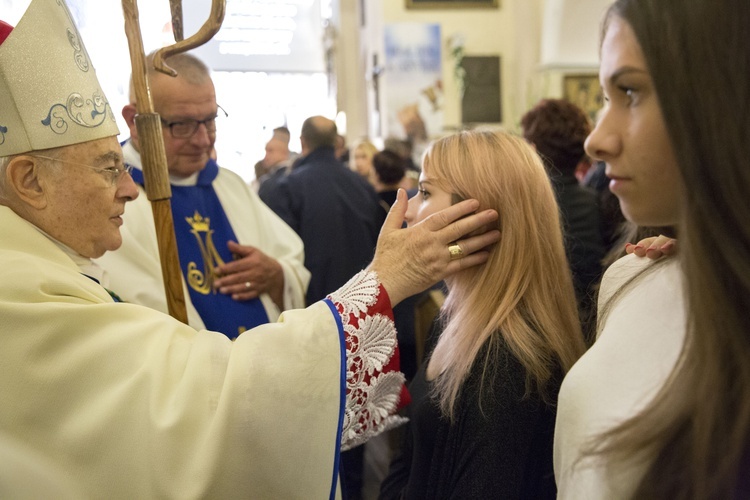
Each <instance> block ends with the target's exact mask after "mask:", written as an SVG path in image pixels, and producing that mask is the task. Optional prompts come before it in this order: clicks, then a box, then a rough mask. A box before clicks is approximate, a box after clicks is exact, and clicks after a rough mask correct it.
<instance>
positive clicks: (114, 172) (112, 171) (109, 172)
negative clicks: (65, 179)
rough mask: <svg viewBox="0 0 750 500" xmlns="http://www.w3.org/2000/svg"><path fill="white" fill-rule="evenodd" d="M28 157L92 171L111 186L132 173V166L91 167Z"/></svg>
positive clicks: (76, 163)
mask: <svg viewBox="0 0 750 500" xmlns="http://www.w3.org/2000/svg"><path fill="white" fill-rule="evenodd" d="M29 156H33V157H34V158H42V159H44V160H49V161H58V162H60V163H66V164H68V165H75V166H78V167H83V168H88V169H89V170H93V171H95V172H97V173H99V174H100V175H102V176H104V178H105V179H107V180H108V181H109V183H110V184H111V185H112V186H116V185H117V183H118V182H120V179H122V176H123V175H125V174H128V175H130V174H132V173H133V166H132V165H120V166H111V167H92V166H91V165H86V164H85V163H78V162H75V161H68V160H61V159H59V158H52V157H51V156H42V155H29Z"/></svg>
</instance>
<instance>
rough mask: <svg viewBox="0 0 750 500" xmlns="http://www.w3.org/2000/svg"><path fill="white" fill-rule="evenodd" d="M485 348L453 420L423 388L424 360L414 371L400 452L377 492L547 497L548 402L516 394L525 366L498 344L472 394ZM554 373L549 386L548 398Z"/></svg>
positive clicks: (550, 492)
mask: <svg viewBox="0 0 750 500" xmlns="http://www.w3.org/2000/svg"><path fill="white" fill-rule="evenodd" d="M486 350H487V348H486V346H485V348H483V349H482V350H481V351H480V354H479V356H478V357H477V360H479V361H480V362H479V363H475V364H474V366H473V367H472V369H471V373H470V375H469V378H468V379H467V381H466V382H465V383H464V386H463V388H462V392H461V394H460V396H459V399H458V402H457V404H456V412H455V420H454V422H453V423H450V421H449V420H448V418H447V417H444V416H443V415H442V414H441V412H440V409H439V407H438V404H437V402H436V401H435V400H434V399H432V398H430V396H429V390H430V388H431V383H429V382H427V381H426V380H425V365H426V363H425V364H423V365H422V367H421V368H420V370H419V371H418V372H417V375H416V377H415V378H414V381H413V382H412V383H411V385H410V386H409V390H410V392H411V395H412V404H411V405H410V407H409V417H410V422H409V424H407V430H406V437H405V442H404V447H403V450H402V455H401V456H400V457H397V458H396V459H395V460H394V461H393V462H392V463H391V467H390V471H389V475H388V477H387V478H386V479H385V481H384V482H383V484H382V485H381V491H380V498H381V499H400V498H404V499H417V498H424V499H441V498H453V499H456V498H472V499H473V498H481V499H484V498H502V499H527V498H528V499H538V498H540V499H546V498H550V499H553V498H555V495H556V487H555V480H554V474H553V470H552V442H553V432H554V427H555V409H554V408H553V407H551V406H549V405H547V404H545V403H544V402H543V401H542V400H541V399H540V398H539V397H538V396H537V395H535V394H532V395H530V396H528V397H524V393H525V370H524V368H523V366H522V365H521V364H520V363H519V362H518V360H517V359H516V358H515V357H514V356H513V355H512V354H510V352H509V351H508V349H507V348H506V347H504V346H503V347H501V348H500V349H499V350H498V352H497V353H496V356H495V357H496V370H494V375H493V374H489V375H485V389H484V390H483V392H482V397H481V400H480V397H479V391H480V382H481V377H482V368H483V363H482V361H483V360H484V355H485V353H486ZM561 380H562V376H559V377H556V380H555V381H554V382H553V383H552V384H551V386H550V387H554V389H553V390H551V391H550V392H551V393H552V394H551V396H554V397H555V398H556V396H557V390H558V389H559V384H560V382H561ZM488 384H489V385H488Z"/></svg>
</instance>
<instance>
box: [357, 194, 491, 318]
mask: <svg viewBox="0 0 750 500" xmlns="http://www.w3.org/2000/svg"><path fill="white" fill-rule="evenodd" d="M408 203H409V202H408V200H407V198H406V192H405V191H404V190H403V189H399V192H398V197H397V199H396V203H395V204H394V205H393V207H391V211H390V212H389V213H388V217H387V218H386V220H385V223H384V224H383V229H381V231H380V237H379V238H378V246H377V249H376V250H375V258H374V259H373V261H372V264H370V267H369V269H370V270H372V271H375V272H377V273H378V278H379V279H380V282H381V283H382V284H383V287H385V289H386V291H387V292H388V296H389V298H390V300H391V304H392V305H396V304H397V303H398V302H400V301H401V300H403V299H405V298H406V297H409V296H411V295H414V294H415V293H418V292H421V291H422V290H424V289H426V288H427V287H429V286H431V285H433V284H435V283H437V282H438V281H440V280H442V279H443V278H445V277H446V276H448V275H450V274H452V273H455V272H456V271H459V270H461V269H466V268H468V267H471V266H476V265H479V264H483V263H484V262H486V261H487V258H488V257H489V252H488V251H487V247H488V246H489V245H492V244H494V243H495V242H497V241H498V240H499V239H500V231H498V230H497V229H492V230H490V231H486V232H485V227H486V226H487V225H488V224H491V223H493V222H495V221H496V220H497V217H498V215H497V212H496V211H494V210H484V211H482V212H479V213H474V212H475V211H476V210H477V209H478V208H479V202H478V201H476V200H465V201H462V202H460V203H457V204H455V205H452V206H450V207H448V208H446V209H444V210H441V211H440V212H437V213H434V214H432V215H430V216H429V217H427V218H426V219H424V220H423V221H421V222H419V223H418V224H415V225H414V226H413V227H410V228H408V229H402V228H401V227H402V224H403V222H404V216H405V215H406V209H407V208H408Z"/></svg>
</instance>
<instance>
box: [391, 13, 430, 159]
mask: <svg viewBox="0 0 750 500" xmlns="http://www.w3.org/2000/svg"><path fill="white" fill-rule="evenodd" d="M384 36H385V73H384V74H383V80H384V85H383V102H384V112H385V113H386V117H387V118H386V127H387V130H386V135H388V136H395V137H400V138H410V139H412V141H413V142H414V144H415V145H416V146H417V147H418V145H419V144H420V143H424V142H426V141H427V140H428V139H429V138H431V137H434V136H436V135H438V134H440V133H441V132H442V130H443V81H442V75H443V72H442V63H441V43H440V25H439V24H422V23H393V24H386V25H385V27H384Z"/></svg>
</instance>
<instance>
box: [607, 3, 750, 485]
mask: <svg viewBox="0 0 750 500" xmlns="http://www.w3.org/2000/svg"><path fill="white" fill-rule="evenodd" d="M612 16H617V17H619V18H620V19H622V20H624V21H625V22H627V23H628V24H629V25H630V26H631V27H632V28H633V31H634V33H635V36H636V38H637V39H638V42H639V44H640V46H641V49H642V50H643V54H644V56H645V59H646V63H647V65H648V69H649V72H650V74H651V78H652V80H653V82H654V87H655V89H656V94H657V96H658V99H659V104H660V107H661V111H662V114H663V116H664V121H665V123H666V127H667V130H668V132H669V136H670V139H671V142H672V145H673V148H674V150H675V153H676V155H677V161H678V164H679V168H680V171H681V174H682V177H683V180H684V182H685V185H686V186H687V190H686V191H687V192H688V193H689V195H688V196H687V197H686V199H685V200H683V209H682V219H681V221H680V226H679V238H680V259H681V262H682V267H683V269H684V273H685V276H686V292H687V301H688V303H687V310H688V318H687V325H688V326H687V332H686V341H685V345H684V347H683V351H682V353H681V356H680V359H679V361H678V363H677V366H676V367H675V369H674V371H673V373H672V374H671V376H670V378H669V380H668V381H667V383H666V385H665V386H664V387H663V388H662V390H661V391H660V392H659V394H658V395H657V396H656V398H655V399H654V400H653V401H652V402H651V403H650V404H649V406H648V407H647V408H646V409H645V410H644V411H642V412H641V413H640V414H639V415H637V416H635V417H634V418H632V419H630V420H628V421H626V422H625V423H624V424H622V425H621V426H619V427H618V428H615V429H614V430H613V431H611V432H609V433H606V434H605V435H604V437H605V441H604V445H603V446H602V447H601V448H600V451H601V452H603V453H604V454H605V456H608V457H609V458H610V460H611V464H612V466H615V467H616V466H617V464H619V463H623V462H627V461H628V460H632V459H641V458H642V457H648V458H649V460H650V464H649V465H648V468H647V470H646V473H645V475H644V476H643V478H642V480H641V483H640V484H639V485H638V488H637V490H636V492H635V494H634V497H635V498H639V499H640V498H676V499H705V498H731V497H732V496H733V492H734V489H735V488H736V486H737V484H738V477H739V475H738V474H739V473H740V472H741V473H744V474H747V473H748V471H740V470H739V467H740V464H741V463H742V461H743V459H744V458H746V457H747V453H748V450H749V448H748V444H750V204H748V199H750V168H748V161H749V160H748V158H750V137H749V136H748V131H749V130H750V78H749V75H750V37H748V33H749V31H748V26H750V2H748V1H747V0H618V1H617V2H616V3H615V4H614V5H613V6H612V7H611V8H610V11H609V12H608V14H607V19H610V18H611V17H612ZM606 26H607V25H606V21H605V28H604V29H605V31H606ZM634 457H635V458H634Z"/></svg>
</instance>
